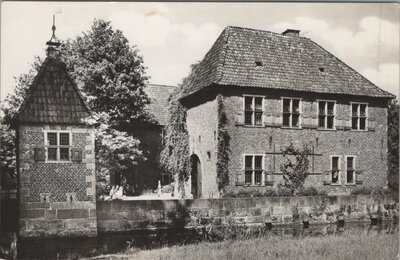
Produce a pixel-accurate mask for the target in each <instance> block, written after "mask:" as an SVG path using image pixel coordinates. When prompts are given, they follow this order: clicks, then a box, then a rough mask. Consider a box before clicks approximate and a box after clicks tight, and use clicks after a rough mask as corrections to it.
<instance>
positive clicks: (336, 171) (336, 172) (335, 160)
mask: <svg viewBox="0 0 400 260" xmlns="http://www.w3.org/2000/svg"><path fill="white" fill-rule="evenodd" d="M331 177H332V179H331V183H332V184H339V183H340V157H339V156H332V157H331Z"/></svg>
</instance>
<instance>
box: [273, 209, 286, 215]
mask: <svg viewBox="0 0 400 260" xmlns="http://www.w3.org/2000/svg"><path fill="white" fill-rule="evenodd" d="M283 212H284V207H273V208H272V214H273V215H281V214H283Z"/></svg>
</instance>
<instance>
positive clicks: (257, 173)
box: [244, 155, 263, 185]
mask: <svg viewBox="0 0 400 260" xmlns="http://www.w3.org/2000/svg"><path fill="white" fill-rule="evenodd" d="M244 168H245V181H244V182H245V184H246V185H261V184H262V181H263V180H262V179H263V178H262V174H263V156H262V155H246V156H245V157H244Z"/></svg>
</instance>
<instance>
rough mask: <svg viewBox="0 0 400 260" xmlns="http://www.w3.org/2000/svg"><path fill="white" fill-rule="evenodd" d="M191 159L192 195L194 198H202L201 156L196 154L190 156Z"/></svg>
mask: <svg viewBox="0 0 400 260" xmlns="http://www.w3.org/2000/svg"><path fill="white" fill-rule="evenodd" d="M190 161H191V164H192V170H191V179H192V195H193V198H194V199H198V198H201V163H200V159H199V157H198V156H197V155H195V154H193V155H192V156H191V157H190Z"/></svg>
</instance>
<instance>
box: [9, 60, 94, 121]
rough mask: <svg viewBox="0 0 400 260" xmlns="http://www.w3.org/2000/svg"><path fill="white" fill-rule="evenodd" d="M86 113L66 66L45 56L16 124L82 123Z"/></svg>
mask: <svg viewBox="0 0 400 260" xmlns="http://www.w3.org/2000/svg"><path fill="white" fill-rule="evenodd" d="M88 116H90V111H89V109H88V107H87V105H86V104H85V102H84V99H83V97H82V96H81V93H80V92H79V90H78V88H77V86H76V85H75V83H74V82H73V81H72V79H71V78H70V77H69V75H68V73H67V70H66V66H65V64H64V63H63V62H61V61H60V60H58V59H55V58H52V57H47V58H46V60H45V61H44V63H43V64H42V67H41V68H40V70H39V73H38V75H37V76H36V78H35V80H34V82H33V83H32V85H31V86H30V88H29V90H28V95H27V97H26V99H25V100H24V102H23V104H22V105H21V108H20V110H19V112H18V115H17V117H16V121H18V122H20V123H56V124H82V123H84V119H85V118H86V117H88Z"/></svg>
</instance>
